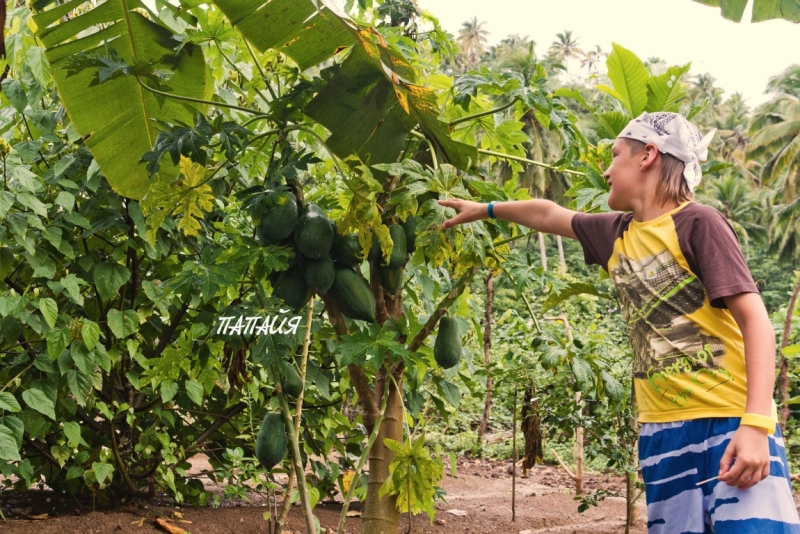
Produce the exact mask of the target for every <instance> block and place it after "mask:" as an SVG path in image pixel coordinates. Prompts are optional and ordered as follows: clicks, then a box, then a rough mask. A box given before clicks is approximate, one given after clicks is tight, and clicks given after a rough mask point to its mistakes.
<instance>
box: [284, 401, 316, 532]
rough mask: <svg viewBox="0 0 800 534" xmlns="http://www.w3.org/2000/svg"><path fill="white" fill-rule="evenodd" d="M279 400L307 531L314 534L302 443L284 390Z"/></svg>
mask: <svg viewBox="0 0 800 534" xmlns="http://www.w3.org/2000/svg"><path fill="white" fill-rule="evenodd" d="M278 400H279V402H280V408H281V410H280V411H281V415H282V416H283V423H284V425H285V426H286V430H287V431H288V433H289V444H290V448H289V455H290V456H291V462H292V466H293V467H294V472H295V478H296V479H297V489H298V490H299V491H300V501H301V503H302V505H303V516H304V519H305V523H306V531H307V532H308V534H312V533H313V532H315V531H316V529H315V528H314V513H313V512H312V511H311V502H310V501H309V496H308V487H307V486H306V477H305V472H304V470H303V465H302V464H301V463H300V462H301V459H300V458H301V457H300V445H299V443H298V439H297V432H295V431H294V421H292V418H291V415H290V412H289V403H288V402H287V401H286V395H285V394H284V393H283V392H282V391H281V392H279V393H278Z"/></svg>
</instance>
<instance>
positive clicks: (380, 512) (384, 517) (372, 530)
mask: <svg viewBox="0 0 800 534" xmlns="http://www.w3.org/2000/svg"><path fill="white" fill-rule="evenodd" d="M378 380H379V383H378V384H376V385H377V386H380V381H383V382H384V386H385V387H388V388H389V397H388V399H387V402H386V413H385V415H384V417H383V421H382V422H381V426H380V430H379V431H378V439H377V440H376V441H375V444H374V445H373V447H372V449H371V450H370V453H369V479H368V482H367V501H366V506H365V508H364V516H363V528H362V530H361V532H362V533H363V534H397V531H398V528H399V522H400V512H399V511H398V510H397V498H396V497H395V496H394V495H389V496H386V497H381V496H380V494H379V492H380V489H381V486H383V483H384V482H385V481H386V479H387V478H389V464H390V463H391V461H392V458H393V457H394V453H393V452H392V451H390V450H389V449H388V448H387V447H386V445H385V444H384V442H383V440H384V439H386V438H389V439H393V440H395V441H399V442H402V441H403V420H402V414H403V404H402V402H403V399H402V391H401V390H398V386H399V387H400V388H402V378H400V380H397V384H396V385H395V382H394V381H392V380H390V379H388V378H379V379H378ZM387 381H388V382H389V383H388V384H386V382H387ZM364 422H365V423H367V425H366V426H367V429H368V430H369V429H370V425H369V423H368V421H367V418H366V417H365V418H364ZM373 424H374V421H373ZM354 483H355V482H354Z"/></svg>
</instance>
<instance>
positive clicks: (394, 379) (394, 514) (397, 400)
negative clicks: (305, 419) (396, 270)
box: [322, 264, 478, 534]
mask: <svg viewBox="0 0 800 534" xmlns="http://www.w3.org/2000/svg"><path fill="white" fill-rule="evenodd" d="M477 272H478V268H477V267H473V268H472V269H471V270H470V271H469V272H468V273H467V274H465V275H464V277H462V278H461V279H459V281H458V282H457V283H456V284H455V285H454V286H453V289H452V290H451V291H450V292H449V293H448V294H447V296H446V297H444V298H443V299H442V301H441V302H440V303H439V305H438V306H437V308H436V310H435V311H434V313H432V314H431V315H430V317H429V318H428V321H427V322H426V323H425V325H424V326H423V327H422V328H421V329H420V330H419V332H417V334H416V336H415V337H414V339H412V340H411V342H410V343H408V347H407V348H408V351H409V352H414V351H416V350H418V349H419V348H420V347H421V346H422V345H423V344H424V342H425V339H426V338H427V337H428V336H429V335H430V333H431V332H432V331H433V330H434V328H435V327H436V324H437V323H438V322H439V319H441V317H442V316H443V315H444V313H445V311H446V310H447V308H449V307H450V306H451V305H452V304H453V303H454V302H455V301H456V299H457V298H458V297H459V296H460V295H461V294H462V293H463V292H464V289H466V287H467V286H468V285H469V282H470V280H472V277H473V276H475V273H477ZM378 280H379V277H378V273H377V268H376V266H375V265H374V264H372V265H370V288H371V289H372V291H373V294H375V295H376V297H375V303H376V321H377V322H378V323H379V324H383V322H384V321H386V320H387V319H389V318H390V317H399V316H400V315H402V314H403V300H402V291H398V293H397V294H395V295H389V294H387V293H385V292H384V291H383V288H382V287H381V286H380V283H379V282H378ZM322 300H323V302H325V309H326V310H327V312H328V319H329V320H330V322H331V325H332V326H333V329H334V331H335V332H336V334H337V335H338V336H342V335H345V334H347V333H348V328H347V323H346V322H345V320H344V317H343V315H342V313H341V311H340V310H339V309H338V307H337V306H336V302H335V301H334V300H333V299H332V298H331V297H330V296H329V295H327V294H326V295H322ZM398 341H399V342H401V343H406V341H407V340H406V337H405V336H404V335H403V336H400V337H399V338H398ZM390 365H391V362H389V361H388V360H387V361H386V362H385V363H384V365H383V366H381V368H380V369H379V370H378V372H377V373H376V377H375V385H374V389H373V387H372V386H371V385H370V383H369V379H368V377H367V375H366V372H365V371H364V368H363V367H360V366H358V365H353V364H351V365H349V366H348V367H347V370H348V372H349V373H350V380H351V382H352V384H353V387H354V389H355V390H356V392H357V393H358V398H359V403H360V404H361V407H362V410H363V414H364V426H365V427H366V428H367V431H368V432H370V433H371V432H372V431H373V430H374V427H375V423H376V422H378V418H379V417H380V413H381V410H380V406H379V405H378V400H379V399H382V398H383V396H384V392H385V391H386V388H389V394H388V396H387V401H386V410H385V411H384V412H383V413H384V416H383V420H382V421H380V426H379V430H378V439H377V440H376V441H375V443H374V444H373V446H372V449H371V450H370V453H369V478H368V483H367V499H366V505H365V508H364V515H363V523H362V528H361V533H362V534H397V532H398V529H399V523H400V513H399V512H398V510H397V499H396V497H394V496H387V497H384V498H381V497H380V488H381V486H383V483H384V482H385V481H386V480H387V479H388V478H389V464H390V463H391V461H392V458H393V457H394V454H393V453H392V451H390V450H389V449H388V448H387V447H386V445H385V444H384V442H383V440H384V439H386V438H389V439H393V440H395V441H402V439H403V420H402V414H403V371H404V369H405V366H404V364H403V362H398V363H396V364H394V365H393V366H390ZM352 483H353V484H357V483H358V482H357V481H355V480H354V481H353V482H352Z"/></svg>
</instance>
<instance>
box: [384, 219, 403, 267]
mask: <svg viewBox="0 0 800 534" xmlns="http://www.w3.org/2000/svg"><path fill="white" fill-rule="evenodd" d="M389 235H390V236H391V237H392V252H391V254H389V263H388V266H389V267H402V266H403V265H405V263H406V247H407V242H406V231H405V230H404V229H403V226H402V225H400V224H392V225H390V226H389Z"/></svg>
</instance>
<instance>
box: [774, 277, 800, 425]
mask: <svg viewBox="0 0 800 534" xmlns="http://www.w3.org/2000/svg"><path fill="white" fill-rule="evenodd" d="M798 293H800V277H798V279H797V283H796V284H795V285H794V291H792V297H791V298H790V299H789V306H788V307H787V308H786V322H785V323H784V325H783V336H781V349H783V348H786V347H787V346H788V345H789V337H790V335H791V333H792V317H794V308H795V306H796V305H797V295H798ZM778 398H779V399H780V404H781V410H780V413H779V414H778V419H779V420H780V423H781V431H782V432H786V421H788V420H789V404H787V401H788V400H789V359H788V358H787V357H786V356H783V355H782V357H781V366H780V372H779V373H778Z"/></svg>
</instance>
